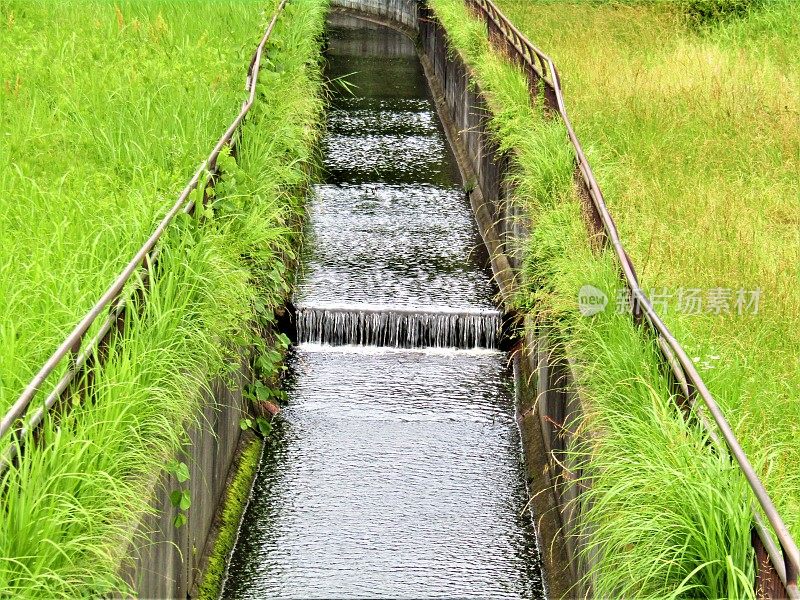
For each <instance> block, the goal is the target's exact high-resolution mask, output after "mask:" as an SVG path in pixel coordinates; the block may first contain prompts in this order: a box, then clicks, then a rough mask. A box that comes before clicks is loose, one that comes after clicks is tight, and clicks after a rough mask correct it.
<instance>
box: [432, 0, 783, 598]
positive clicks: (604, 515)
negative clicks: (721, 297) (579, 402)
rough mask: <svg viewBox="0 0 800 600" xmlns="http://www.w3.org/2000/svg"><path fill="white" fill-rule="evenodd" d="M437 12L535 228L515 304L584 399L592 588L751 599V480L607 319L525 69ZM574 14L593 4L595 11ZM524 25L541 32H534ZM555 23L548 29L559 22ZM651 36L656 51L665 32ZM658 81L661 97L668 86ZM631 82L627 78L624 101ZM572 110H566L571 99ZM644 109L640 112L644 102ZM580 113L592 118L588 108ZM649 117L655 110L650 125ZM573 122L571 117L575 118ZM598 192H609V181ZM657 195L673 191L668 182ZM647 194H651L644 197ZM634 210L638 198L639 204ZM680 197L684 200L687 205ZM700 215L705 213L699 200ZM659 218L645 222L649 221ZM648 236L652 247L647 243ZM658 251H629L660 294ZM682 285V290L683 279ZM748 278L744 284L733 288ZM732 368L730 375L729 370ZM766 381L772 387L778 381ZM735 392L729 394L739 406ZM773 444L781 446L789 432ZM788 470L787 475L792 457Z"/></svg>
mask: <svg viewBox="0 0 800 600" xmlns="http://www.w3.org/2000/svg"><path fill="white" fill-rule="evenodd" d="M504 4H513V3H511V2H508V3H504ZM432 5H433V7H434V9H435V11H436V13H437V15H438V16H439V18H440V19H441V20H442V22H443V23H444V25H445V27H446V29H447V30H448V33H449V34H450V36H451V38H452V40H453V41H454V45H455V47H456V48H457V50H458V51H459V52H460V53H461V54H462V56H463V57H464V58H465V59H466V61H467V62H468V64H469V65H470V66H471V67H472V69H473V72H474V74H475V77H476V79H477V81H478V82H479V83H480V85H481V88H482V89H483V90H484V91H485V93H486V95H487V98H488V101H489V104H490V106H491V108H492V112H493V116H492V118H491V122H490V126H491V127H492V128H493V130H494V133H495V135H496V137H497V139H498V141H499V142H500V144H501V146H502V147H503V148H504V149H512V150H513V151H514V159H513V175H512V176H513V178H514V180H515V183H516V191H515V195H514V198H513V201H514V202H516V203H519V205H520V206H522V207H524V209H525V210H526V213H527V214H528V216H529V218H530V221H531V222H532V224H533V233H532V236H531V239H530V241H529V243H528V244H527V245H526V248H525V256H526V263H525V269H524V271H523V273H522V277H521V280H520V282H519V283H520V288H519V294H518V300H517V302H518V305H519V306H520V307H521V308H523V310H525V311H527V312H529V313H530V314H531V315H532V317H533V318H532V319H530V321H531V322H532V323H535V324H537V325H547V326H553V328H552V330H551V331H553V332H554V335H555V336H556V338H557V342H558V343H559V344H561V345H562V347H563V348H564V350H565V351H566V352H567V353H568V354H569V355H571V356H572V357H574V358H576V359H577V361H578V364H579V365H580V368H579V369H578V374H579V381H578V382H577V384H578V386H579V388H580V389H581V390H582V392H583V396H584V398H585V399H586V407H585V408H586V411H587V413H586V418H585V421H584V422H583V423H581V424H579V426H580V427H583V428H584V430H587V431H588V430H591V431H592V432H593V434H594V435H593V436H592V437H586V438H585V440H584V442H583V443H582V444H581V445H579V446H577V447H575V448H573V451H574V452H575V453H576V454H577V455H578V456H579V457H580V458H581V459H582V460H583V461H584V463H585V465H586V468H585V471H584V476H585V477H586V478H587V480H589V481H591V484H592V490H591V492H590V493H589V496H588V497H587V500H588V501H589V502H588V506H589V509H588V512H587V513H585V515H584V518H583V521H582V523H581V527H582V530H583V532H584V533H585V534H586V535H587V536H588V537H587V539H588V548H587V550H586V551H587V554H594V551H599V554H597V555H596V556H597V557H599V562H598V563H597V564H596V565H595V567H594V569H593V572H592V574H591V578H592V582H593V585H594V593H595V594H596V595H597V596H599V597H618V596H654V597H666V596H690V597H709V598H716V597H747V596H752V595H753V564H752V563H753V560H752V553H751V550H750V548H749V546H750V544H749V539H750V537H749V536H750V531H749V518H748V512H747V511H748V507H747V498H748V494H747V488H746V484H745V483H744V481H743V479H742V477H741V476H740V474H739V472H738V470H737V468H735V467H734V466H733V465H731V463H730V461H729V460H728V459H727V458H726V453H725V452H724V451H720V452H717V453H715V452H713V451H712V450H711V449H710V448H709V447H708V440H706V439H704V437H703V436H702V435H701V434H700V433H699V432H697V431H696V430H694V429H693V428H690V427H687V426H686V424H685V423H684V420H683V418H682V417H681V416H680V415H679V414H678V413H677V411H676V410H675V408H674V404H673V401H672V398H670V395H669V392H668V387H667V385H666V382H665V381H664V379H663V376H662V374H661V371H660V369H659V366H658V357H657V353H656V351H655V349H654V348H653V347H652V343H651V342H649V341H648V340H647V338H646V336H645V335H643V332H642V331H640V330H637V329H636V328H635V327H634V326H633V325H632V322H631V320H630V317H629V316H628V315H625V314H616V312H615V310H614V300H615V298H616V294H617V291H618V287H619V284H618V276H617V270H616V269H615V266H614V261H613V259H612V257H611V255H610V254H608V253H605V252H604V253H601V254H593V253H591V252H590V251H589V249H588V248H589V240H588V238H587V233H586V229H585V225H584V222H583V219H582V217H581V210H580V205H579V202H578V200H577V196H576V190H575V189H574V186H573V179H572V175H573V169H574V167H573V159H572V156H571V152H570V149H569V147H568V145H567V141H566V136H565V133H564V131H563V127H562V126H561V125H560V123H558V122H557V121H554V120H549V119H547V118H545V117H544V116H543V115H542V113H541V108H540V105H538V104H537V105H536V106H533V105H532V104H531V102H530V100H529V97H528V91H527V85H526V82H525V81H524V79H523V77H522V75H521V74H520V73H519V72H517V71H516V70H515V69H514V68H513V67H511V66H510V65H509V64H508V63H507V62H506V61H505V60H503V59H501V58H500V57H499V56H498V55H497V54H495V53H494V52H492V51H491V50H490V49H489V47H488V44H487V42H486V30H485V27H484V26H483V24H482V23H481V22H479V21H477V20H475V19H471V18H470V16H469V15H468V14H467V12H466V10H465V8H464V4H463V2H462V1H461V0H433V2H432ZM515 6H517V7H518V10H519V11H520V12H523V13H524V12H525V11H528V10H531V11H533V10H534V9H538V4H536V3H529V2H524V3H523V2H518V3H516V4H515ZM615 6H616V5H615ZM550 8H551V9H552V20H553V22H556V20H557V19H558V15H559V14H560V13H559V11H563V6H561V7H559V6H550ZM616 9H619V10H629V9H628V8H625V7H622V8H620V7H616V8H615V10H616ZM542 10H544V9H542ZM583 10H590V7H584V8H583ZM631 10H633V9H631ZM528 23H529V24H530V27H531V29H532V30H535V31H537V32H538V27H539V26H538V24H536V25H534V24H533V23H534V22H533V21H529V22H528ZM553 29H554V30H556V29H557V28H556V26H555V25H554V26H553ZM581 31H585V35H586V36H587V40H584V41H585V43H584V44H582V45H581V44H579V43H574V45H573V46H571V51H572V52H574V56H575V61H576V62H577V60H578V57H579V56H581V55H582V54H585V53H586V48H589V47H590V46H591V44H590V41H589V39H588V37H589V36H592V35H596V32H595V31H594V30H593V29H592V28H587V29H586V30H583V29H582V30H581ZM646 39H648V40H654V43H663V40H662V38H661V37H655V36H653V37H648V38H646ZM655 40H658V41H657V42H656V41H655ZM534 41H537V40H536V39H534ZM592 43H593V42H592ZM620 43H623V42H620ZM557 58H558V57H557ZM594 66H595V68H596V67H597V65H594ZM608 73H612V74H613V73H614V71H613V70H609V71H608ZM566 76H567V74H565V77H566ZM608 77H611V75H608ZM664 85H665V89H666V88H667V87H668V85H667V84H664ZM634 87H635V86H634V85H633V84H632V83H630V82H628V93H629V94H630V89H631V88H634ZM586 91H587V90H584V92H586ZM604 94H605V96H604V98H603V101H605V102H607V103H609V104H611V103H615V102H618V101H619V100H618V99H617V98H615V97H614V96H613V94H611V93H609V92H608V91H607V90H606V91H605V92H604ZM567 102H568V107H571V104H570V96H569V95H568V98H567ZM595 102H598V100H595ZM641 104H643V105H644V104H645V102H644V99H642V101H641ZM661 109H662V110H664V108H663V107H661ZM585 110H586V111H587V112H588V111H590V110H591V107H590V106H589V103H588V102H587V104H586V106H585ZM658 114H659V113H658V112H657V111H654V115H653V119H656V118H657V115H658ZM573 118H574V119H575V120H578V117H573ZM632 128H633V124H632V123H628V124H627V130H623V129H622V128H620V132H619V135H624V132H627V133H628V134H629V135H630V131H631V129H632ZM598 131H599V129H598ZM579 134H580V135H582V137H583V139H584V141H585V143H586V135H584V134H583V133H581V131H580V127H579ZM605 135H609V134H608V133H606V134H605ZM664 143H665V144H667V142H664ZM590 154H591V160H592V162H593V164H594V165H595V168H596V169H597V170H598V171H599V173H600V174H601V176H603V177H609V175H608V174H609V172H611V167H610V166H606V162H604V161H603V160H602V159H603V155H602V154H600V153H599V152H598V148H597V147H596V144H595V143H592V144H591V147H590ZM670 157H671V160H672V162H671V164H672V165H673V166H674V165H675V164H676V163H678V162H680V161H682V160H684V159H683V157H680V158H679V157H677V156H675V154H674V153H670V154H669V155H668V156H667V158H670ZM656 158H657V155H656V156H648V159H650V160H655V159H656ZM721 160H722V159H721ZM631 161H632V159H631V158H630V157H628V156H627V155H626V156H625V158H624V159H620V163H621V164H623V165H625V164H628V163H630V162H631ZM665 170H666V171H669V168H666V169H665ZM614 181H615V182H616V187H613V185H611V186H610V187H612V190H617V191H618V190H621V189H626V188H625V187H624V186H622V185H621V182H620V180H619V179H617V180H614ZM603 185H604V189H606V188H605V180H603ZM665 187H667V188H669V189H670V190H672V189H673V188H674V187H675V186H665ZM648 189H650V188H648ZM606 193H609V192H608V191H607V192H606ZM612 193H613V192H612ZM635 193H641V190H640V189H637V190H636V192H635ZM647 200H648V201H650V200H651V198H650V197H649V196H648V197H647ZM642 202H643V203H645V199H644V198H643V200H642ZM686 202H687V203H688V204H691V203H690V202H689V200H688V199H686ZM650 203H651V204H654V203H653V202H650ZM695 203H697V201H696V200H695ZM612 209H613V210H614V214H615V216H617V218H618V220H620V221H623V222H624V221H625V219H628V218H630V215H631V214H632V211H631V210H630V209H628V210H620V208H619V206H618V205H614V206H612ZM706 209H707V210H708V209H709V208H708V207H707V206H706ZM654 210H655V209H654ZM658 210H659V211H661V222H659V221H654V223H655V224H656V225H658V227H661V226H662V223H664V222H672V221H671V220H670V218H668V216H667V215H668V214H669V215H674V214H675V213H676V212H679V211H682V210H689V207H677V206H675V204H674V203H672V202H666V201H665V203H664V204H663V205H660V206H659V208H658ZM621 212H622V214H620V213H621ZM703 214H704V213H703ZM695 216H697V215H695ZM704 218H705V220H706V221H708V222H713V221H714V220H715V217H714V216H713V215H710V214H709V215H707V216H705V217H704ZM654 223H651V224H650V225H651V226H653V227H655V225H654ZM680 225H681V226H683V227H689V223H687V222H683V221H682V222H681V223H680ZM676 226H677V225H676ZM744 226H745V224H744V223H743V224H742V227H744ZM658 227H656V229H657V230H658ZM622 231H623V239H624V240H625V241H626V242H627V241H628V240H629V239H630V238H631V235H632V234H631V231H632V227H631V226H630V224H629V225H628V226H623V227H622ZM637 232H638V233H639V234H640V235H642V234H644V233H646V232H644V231H641V230H637ZM645 239H647V241H648V242H649V237H647V236H645ZM684 243H685V244H686V245H689V246H691V245H696V246H698V247H699V246H701V245H702V244H703V243H705V244H709V245H710V241H709V240H708V239H706V240H705V241H703V240H702V239H701V238H699V237H692V239H691V240H688V241H685V242H684ZM684 243H678V242H674V243H673V246H672V247H671V252H672V258H675V259H676V260H677V262H681V263H683V260H684V257H683V256H678V255H680V254H681V252H684V251H685V248H684ZM678 246H680V248H681V250H680V251H678ZM640 249H641V248H640ZM660 251H661V250H659V252H660ZM714 251H716V248H710V249H709V252H711V253H712V254H713V252H714ZM654 253H655V249H654V248H650V249H649V250H648V254H646V255H642V254H639V255H638V256H637V255H635V254H634V260H635V261H636V262H637V264H638V265H639V267H640V270H641V269H643V271H644V275H645V281H646V282H648V283H650V285H656V283H655V282H658V285H660V286H663V285H670V284H672V283H673V282H672V281H669V280H668V281H667V282H666V283H665V282H664V281H663V280H662V274H663V272H664V269H665V268H666V266H665V265H662V266H661V268H655V269H654V268H653V266H652V265H653V255H654ZM663 256H664V260H665V261H666V259H667V258H668V257H669V254H668V253H666V252H665V254H664V255H663ZM672 264H673V263H671V265H672ZM683 264H685V263H683ZM728 264H730V263H728ZM724 271H725V270H724V269H723V270H722V271H720V272H724ZM692 273H694V271H693V272H692ZM683 281H684V285H687V283H686V280H683ZM738 281H739V280H736V279H735V278H733V279H730V278H729V279H726V280H723V282H721V283H717V284H716V285H719V286H723V285H725V286H726V287H729V288H734V287H736V286H737V284H738ZM707 282H708V280H707V279H703V280H700V281H699V282H698V283H696V284H694V286H695V287H701V286H703V285H705V284H707ZM750 283H751V282H748V281H743V282H742V283H741V284H739V285H742V286H746V285H750ZM584 284H593V285H595V286H597V287H599V288H601V289H604V290H605V291H606V293H607V294H608V295H609V297H610V299H611V303H610V304H611V307H612V308H611V309H610V310H606V311H605V312H601V313H600V314H597V315H595V316H593V317H592V318H586V317H583V316H581V315H580V313H579V311H578V306H577V302H576V300H577V295H578V290H579V289H580V288H581V286H582V285H584ZM668 314H669V313H668ZM768 315H769V313H767V312H765V313H761V312H759V314H758V315H743V316H742V321H743V322H746V323H750V326H752V327H755V326H756V325H755V323H758V322H759V320H760V319H767V318H768ZM737 317H738V315H737ZM712 321H713V322H714V323H716V326H715V327H713V328H712V327H711V326H710V325H707V327H708V328H709V330H710V329H713V330H714V331H716V332H717V333H718V335H721V334H722V333H723V327H724V326H727V327H728V329H727V332H728V334H729V335H730V336H731V337H730V338H727V340H728V344H729V345H732V346H735V345H736V341H735V340H736V339H737V338H736V337H735V336H733V335H732V333H733V332H734V328H735V326H734V325H733V324H730V323H731V322H733V321H734V319H733V318H732V317H731V316H730V315H721V316H707V317H704V316H701V317H699V319H698V323H707V324H708V323H711V322H712ZM764 322H767V321H764ZM764 322H762V324H763V323H764ZM772 322H774V321H772ZM684 323H685V321H683V320H681V319H673V320H672V321H671V322H670V324H671V325H674V326H675V329H676V330H677V332H678V334H679V336H680V337H681V339H686V340H687V342H688V345H690V347H692V349H693V350H694V351H695V352H698V353H699V352H700V350H699V349H696V348H697V344H699V341H698V340H704V342H703V343H704V344H707V343H708V338H706V337H704V336H705V334H706V330H705V329H703V328H702V327H698V329H696V330H694V332H693V335H692V336H690V337H688V338H687V335H688V334H687V329H686V326H685V325H684ZM742 326H743V325H741V324H740V327H742ZM764 327H766V325H764ZM737 331H738V330H737ZM717 339H721V338H713V340H712V343H713V342H714V341H715V340H717ZM703 348H704V353H703V354H702V355H701V356H702V357H703V359H704V360H705V361H707V362H709V364H711V363H713V361H717V362H716V363H714V364H713V366H714V367H715V368H714V369H706V370H705V371H706V373H708V372H709V371H710V372H711V377H710V379H711V381H712V383H715V384H716V386H717V387H716V388H715V392H717V393H718V394H719V393H721V392H720V383H719V382H723V381H725V371H726V369H731V368H733V367H731V366H723V365H722V364H721V363H723V362H724V361H728V360H735V359H736V358H735V357H736V356H740V355H734V358H733V359H730V358H727V357H726V358H724V359H722V360H720V359H714V358H712V357H711V355H709V354H707V353H711V352H719V355H720V356H723V357H725V356H726V355H725V354H724V353H723V352H722V350H721V349H722V348H724V346H719V348H720V350H716V349H715V350H711V349H710V348H714V346H704V347H703ZM767 351H768V349H764V348H760V347H759V348H758V349H757V350H756V352H757V353H762V352H767ZM713 356H716V354H714V355H713ZM782 367H783V365H782V366H781V368H782ZM778 371H780V368H779V369H778ZM730 373H731V371H727V374H728V375H730ZM776 377H777V375H776ZM743 379H744V376H742V375H741V374H740V375H739V376H738V377H737V378H734V382H735V384H736V385H739V383H740V382H741V381H743ZM775 383H776V385H779V380H778V379H776V380H775ZM729 389H730V388H729ZM723 395H724V394H723ZM724 396H725V399H726V401H727V402H726V408H728V410H730V411H735V407H733V406H731V404H733V402H732V399H733V397H732V396H731V395H724ZM739 397H740V395H737V396H736V399H738V398H739ZM743 403H744V402H743V401H742V404H743ZM770 410H771V409H770ZM732 415H733V417H734V421H735V422H737V421H738V420H739V413H737V412H732ZM773 425H774V424H773ZM773 429H774V427H773ZM740 430H741V431H742V432H745V431H746V427H743V426H742V424H740ZM762 433H763V431H761V432H759V433H758V434H757V435H761V434H762ZM753 439H754V438H753V437H751V438H750V440H753ZM781 439H782V440H783V441H784V442H785V441H786V439H787V438H785V437H784V438H781ZM749 449H750V450H751V452H752V454H753V456H754V457H756V458H758V459H763V457H764V454H761V453H757V452H755V449H754V448H753V447H752V445H751V447H750V448H749ZM771 449H772V450H775V449H780V450H781V451H783V450H784V448H783V447H782V446H780V445H773V446H771ZM776 458H777V457H776ZM781 460H784V458H781ZM784 467H788V463H786V464H785V465H784ZM784 470H785V468H784ZM777 481H778V480H775V479H771V480H770V483H771V484H772V487H771V489H772V491H773V493H774V494H775V495H776V496H778V497H779V498H781V499H782V500H783V508H784V512H785V513H787V511H786V507H787V500H788V498H790V497H792V494H793V491H792V488H791V486H792V482H791V480H788V481H787V480H783V481H781V482H780V484H778V483H777ZM781 486H783V487H781ZM787 486H788V487H787ZM787 516H788V513H787Z"/></svg>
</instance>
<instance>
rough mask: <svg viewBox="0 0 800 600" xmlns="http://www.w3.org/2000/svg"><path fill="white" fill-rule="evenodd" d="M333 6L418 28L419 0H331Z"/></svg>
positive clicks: (406, 26)
mask: <svg viewBox="0 0 800 600" xmlns="http://www.w3.org/2000/svg"><path fill="white" fill-rule="evenodd" d="M331 6H332V7H336V8H343V9H346V10H350V11H353V12H357V13H361V14H365V15H369V16H371V17H375V18H378V19H380V20H382V21H389V22H391V23H394V24H398V25H401V26H403V27H404V28H408V29H414V30H416V29H417V0H331Z"/></svg>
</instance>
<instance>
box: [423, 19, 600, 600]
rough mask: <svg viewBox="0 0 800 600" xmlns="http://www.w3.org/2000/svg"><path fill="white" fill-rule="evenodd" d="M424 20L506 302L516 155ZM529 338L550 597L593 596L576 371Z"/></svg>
mask: <svg viewBox="0 0 800 600" xmlns="http://www.w3.org/2000/svg"><path fill="white" fill-rule="evenodd" d="M420 16H421V17H422V18H421V19H420V21H419V39H420V47H421V53H422V62H423V65H424V66H425V69H426V72H427V73H428V79H429V81H430V83H431V89H432V92H433V96H434V98H435V99H436V101H437V105H438V107H439V112H440V115H441V116H442V121H443V122H444V125H445V131H446V132H447V135H448V138H449V140H450V142H451V145H452V147H453V151H454V153H455V154H456V158H457V159H458V162H459V166H460V168H461V171H462V175H463V177H464V180H465V182H466V184H467V189H470V190H471V192H470V202H471V205H472V208H473V212H474V214H475V218H476V221H477V223H478V228H479V230H480V231H481V235H482V236H483V239H484V242H485V244H486V246H487V249H488V250H489V253H490V257H491V263H492V270H493V273H494V277H495V280H496V281H497V283H498V286H499V287H500V290H501V293H502V295H504V296H508V295H510V294H511V293H512V292H513V290H514V287H515V282H516V280H517V278H518V276H519V271H520V269H521V267H522V260H523V249H524V245H525V244H526V243H527V239H528V237H529V232H530V227H531V224H530V222H529V219H528V218H527V216H526V214H525V212H524V211H523V210H522V209H521V208H520V207H518V206H516V205H515V204H514V202H512V197H513V194H512V193H511V191H512V190H511V189H510V187H509V185H508V184H507V183H506V175H507V174H508V170H509V167H510V156H509V155H508V154H504V153H502V152H501V151H500V149H499V147H498V145H497V144H496V143H495V141H494V140H493V139H492V136H491V135H490V134H489V132H488V128H487V123H488V114H489V110H488V106H487V104H486V102H485V100H484V98H483V95H482V93H481V90H480V88H479V87H477V86H475V85H472V84H471V82H470V79H471V77H470V73H469V70H468V69H467V67H466V65H465V64H464V62H463V61H462V60H461V59H460V57H459V56H458V55H457V54H456V53H454V52H450V49H449V47H448V40H447V36H446V33H445V32H444V30H443V29H442V28H441V27H440V26H439V24H438V23H437V22H436V20H435V18H433V15H431V14H429V13H427V11H426V10H425V8H421V9H420ZM528 318H530V317H528ZM526 325H531V323H530V322H528V323H526ZM526 331H527V332H528V333H527V334H526V337H525V339H524V340H523V342H522V343H521V344H520V346H519V347H518V348H517V350H518V351H517V352H516V353H515V371H516V376H517V381H516V383H517V385H516V388H517V416H518V423H519V426H520V430H521V433H522V439H523V451H524V456H525V463H526V467H527V472H528V485H529V489H530V492H531V494H532V496H533V505H534V510H535V512H536V514H537V516H538V517H539V521H538V523H537V524H538V526H539V534H540V540H541V543H542V548H543V552H544V554H545V563H546V564H545V567H546V572H547V576H548V583H549V587H550V590H549V591H550V593H551V595H552V596H553V597H561V596H565V595H569V596H585V595H587V594H590V589H589V587H588V586H587V585H586V584H585V583H583V582H582V581H581V578H582V577H583V575H584V574H585V572H586V562H587V561H581V560H579V558H578V554H579V551H580V548H581V538H580V536H579V535H578V531H577V529H576V526H575V525H576V523H577V517H578V516H579V515H578V511H580V510H581V508H582V504H581V502H580V501H579V493H580V488H578V487H577V486H575V485H572V484H571V481H572V480H573V479H574V478H575V477H576V476H578V477H579V476H580V465H579V464H574V459H571V458H570V457H569V456H568V455H567V453H566V449H567V446H568V444H569V442H570V440H571V438H572V432H571V424H572V423H576V422H579V420H580V418H581V415H582V413H583V409H582V402H581V399H580V397H579V396H578V395H577V394H576V393H575V392H574V391H573V390H574V386H573V385H572V382H573V376H572V372H573V370H572V365H570V364H569V362H568V361H567V360H566V358H565V357H564V356H563V355H562V354H560V353H559V352H557V351H554V350H553V349H552V348H550V344H549V338H548V335H547V332H545V331H537V332H536V333H533V331H534V330H533V328H532V327H526Z"/></svg>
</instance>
